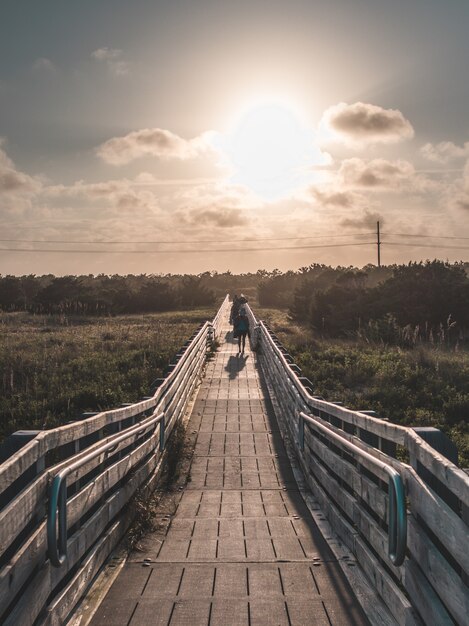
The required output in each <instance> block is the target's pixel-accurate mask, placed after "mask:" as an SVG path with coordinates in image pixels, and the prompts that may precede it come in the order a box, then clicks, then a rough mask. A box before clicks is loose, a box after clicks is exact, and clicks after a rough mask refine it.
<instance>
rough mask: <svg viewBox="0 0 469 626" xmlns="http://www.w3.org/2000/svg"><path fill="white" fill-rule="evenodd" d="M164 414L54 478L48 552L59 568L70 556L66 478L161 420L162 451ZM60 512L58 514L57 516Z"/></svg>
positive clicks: (94, 452) (123, 434)
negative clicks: (68, 551) (68, 552)
mask: <svg viewBox="0 0 469 626" xmlns="http://www.w3.org/2000/svg"><path fill="white" fill-rule="evenodd" d="M164 418H165V415H164V413H159V414H158V415H155V416H154V417H152V418H150V419H149V420H147V421H146V422H145V424H144V425H142V423H139V424H136V425H135V426H133V427H132V428H128V429H127V430H126V431H125V432H124V433H122V434H121V435H118V436H117V437H113V438H112V440H111V441H107V442H106V443H103V444H102V445H101V446H99V447H98V448H95V449H94V450H92V451H91V452H89V453H88V454H85V455H84V456H82V457H80V458H79V459H78V460H77V461H75V462H74V463H71V464H70V465H68V466H67V467H65V468H64V469H62V470H61V471H60V472H59V473H58V474H56V476H55V477H54V480H53V481H52V485H51V490H50V498H49V511H48V515H47V544H48V554H49V558H50V561H51V563H52V565H54V566H55V567H60V566H61V565H63V563H65V560H66V558H67V477H68V476H69V475H70V474H72V473H73V472H75V471H76V470H78V469H80V467H83V465H86V464H87V463H89V462H90V461H92V460H93V459H95V458H96V457H97V456H100V455H101V454H104V453H105V452H112V451H114V450H115V449H116V447H117V446H118V445H119V443H121V442H122V441H125V440H126V439H129V438H130V437H132V436H134V435H135V436H137V437H139V436H140V435H141V434H143V432H144V431H145V430H147V428H148V427H150V426H153V425H154V424H155V425H156V424H157V423H158V422H160V450H163V449H164V443H165V442H164V432H165V419H164ZM57 513H58V516H57Z"/></svg>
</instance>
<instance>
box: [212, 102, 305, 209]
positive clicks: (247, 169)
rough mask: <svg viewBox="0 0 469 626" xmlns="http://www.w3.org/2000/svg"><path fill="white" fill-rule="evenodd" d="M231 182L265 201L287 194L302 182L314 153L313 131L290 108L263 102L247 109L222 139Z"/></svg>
mask: <svg viewBox="0 0 469 626" xmlns="http://www.w3.org/2000/svg"><path fill="white" fill-rule="evenodd" d="M224 144H225V145H224V151H225V152H226V153H227V156H228V158H229V161H230V165H231V167H232V169H233V172H234V174H233V177H232V179H231V182H233V183H238V184H242V185H245V186H246V187H248V188H249V189H251V190H252V191H253V192H254V193H256V194H257V195H259V196H260V197H262V198H263V199H265V200H277V199H279V198H282V197H285V196H287V195H288V194H290V193H291V192H292V191H293V190H294V189H295V188H298V187H299V186H300V185H301V184H302V182H304V179H305V177H306V176H307V168H308V165H311V163H312V154H313V152H314V146H313V137H312V132H311V131H310V130H308V129H306V128H305V126H304V124H303V123H302V122H301V119H300V117H299V116H298V115H297V114H296V113H295V112H294V110H293V109H290V108H287V107H285V106H283V105H279V104H263V105H259V106H255V107H253V108H251V109H248V110H246V111H245V112H244V113H243V115H241V116H240V118H239V119H238V120H237V123H236V124H235V126H234V128H233V129H232V130H231V132H230V133H229V134H228V136H227V138H226V142H224Z"/></svg>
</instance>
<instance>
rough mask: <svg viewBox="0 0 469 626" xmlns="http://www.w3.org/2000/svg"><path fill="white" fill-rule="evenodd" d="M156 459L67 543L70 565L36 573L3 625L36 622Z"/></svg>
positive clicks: (24, 624) (25, 624)
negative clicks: (65, 578)
mask: <svg viewBox="0 0 469 626" xmlns="http://www.w3.org/2000/svg"><path fill="white" fill-rule="evenodd" d="M157 465H158V463H157V459H156V458H155V457H154V456H153V457H150V459H149V460H148V461H147V462H146V463H145V465H143V466H142V467H141V468H140V469H139V470H137V472H136V473H135V474H134V475H133V476H132V477H131V479H130V480H129V481H128V482H127V483H126V484H125V485H124V486H123V487H122V489H120V490H119V491H118V492H116V493H115V494H113V495H112V496H111V497H110V498H109V499H108V500H106V501H105V503H104V504H103V505H102V506H101V507H100V508H99V509H98V510H97V511H96V512H95V513H94V515H93V516H92V517H91V518H90V519H89V520H87V521H86V522H85V523H84V524H83V526H82V527H81V528H80V529H79V530H78V531H77V532H76V533H75V534H74V535H73V536H72V537H71V538H70V539H69V541H68V557H67V562H66V564H65V565H64V566H62V567H61V568H55V567H52V565H51V564H50V561H46V563H45V564H44V566H43V567H42V569H41V570H40V571H39V572H38V573H37V574H36V576H35V577H34V578H33V580H32V581H31V583H30V584H29V585H28V587H27V589H26V590H25V591H24V593H23V594H22V597H21V602H19V603H17V604H16V605H15V607H14V608H13V609H12V610H11V612H10V613H9V615H8V617H7V618H6V620H5V622H4V624H5V626H16V625H17V624H21V625H22V626H32V624H33V622H34V621H35V619H36V618H37V616H38V615H39V613H40V612H41V610H42V609H43V607H44V606H45V604H46V602H47V598H48V597H49V595H50V594H51V593H52V592H53V590H54V589H55V588H56V586H57V585H58V584H59V583H60V581H61V580H62V578H63V577H64V575H65V574H66V573H67V571H69V570H70V569H71V568H72V567H73V566H74V565H75V564H76V563H77V562H78V561H79V560H80V558H81V557H82V556H83V555H85V554H86V553H87V552H88V550H90V548H91V547H92V546H93V544H94V543H95V542H96V541H97V540H98V539H99V538H100V537H101V535H102V534H103V532H104V531H105V530H106V527H107V526H108V524H109V523H110V522H111V521H112V520H113V519H114V518H115V517H116V515H117V514H118V513H119V512H120V511H121V510H122V507H123V506H124V505H125V504H126V503H127V502H128V501H129V499H130V498H131V497H132V495H133V494H134V493H135V490H136V489H137V488H138V486H139V485H140V484H141V483H142V482H143V480H145V479H146V478H147V477H148V476H149V475H150V474H151V472H153V471H154V470H155V468H156V467H157Z"/></svg>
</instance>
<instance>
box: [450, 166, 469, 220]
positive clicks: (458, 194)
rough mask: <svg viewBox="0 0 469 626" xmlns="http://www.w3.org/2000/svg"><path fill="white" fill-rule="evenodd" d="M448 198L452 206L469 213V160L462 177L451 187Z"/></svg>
mask: <svg viewBox="0 0 469 626" xmlns="http://www.w3.org/2000/svg"><path fill="white" fill-rule="evenodd" d="M447 196H448V198H449V202H450V204H451V206H453V207H454V208H456V209H462V210H463V211H469V160H468V161H466V165H465V167H464V172H463V175H462V177H461V178H459V179H457V180H456V181H455V182H454V183H453V184H452V185H451V186H450V187H449V189H448V191H447Z"/></svg>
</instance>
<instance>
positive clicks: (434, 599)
mask: <svg viewBox="0 0 469 626" xmlns="http://www.w3.org/2000/svg"><path fill="white" fill-rule="evenodd" d="M405 586H406V589H407V591H408V592H409V595H410V597H411V598H412V603H413V604H414V606H415V607H416V608H417V610H418V612H419V613H420V615H421V616H422V619H423V621H424V623H425V624H438V626H454V622H453V620H452V619H451V617H450V616H449V615H448V612H447V611H446V609H445V607H444V606H443V604H442V603H441V601H440V599H439V597H438V596H437V595H436V593H435V591H434V590H433V588H432V587H431V585H430V583H429V582H428V580H427V579H426V578H425V576H424V575H423V573H422V570H421V569H420V568H419V566H418V565H417V564H416V563H414V562H413V561H409V559H407V560H406V563H405ZM466 617H467V615H466ZM461 624H462V622H461Z"/></svg>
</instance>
